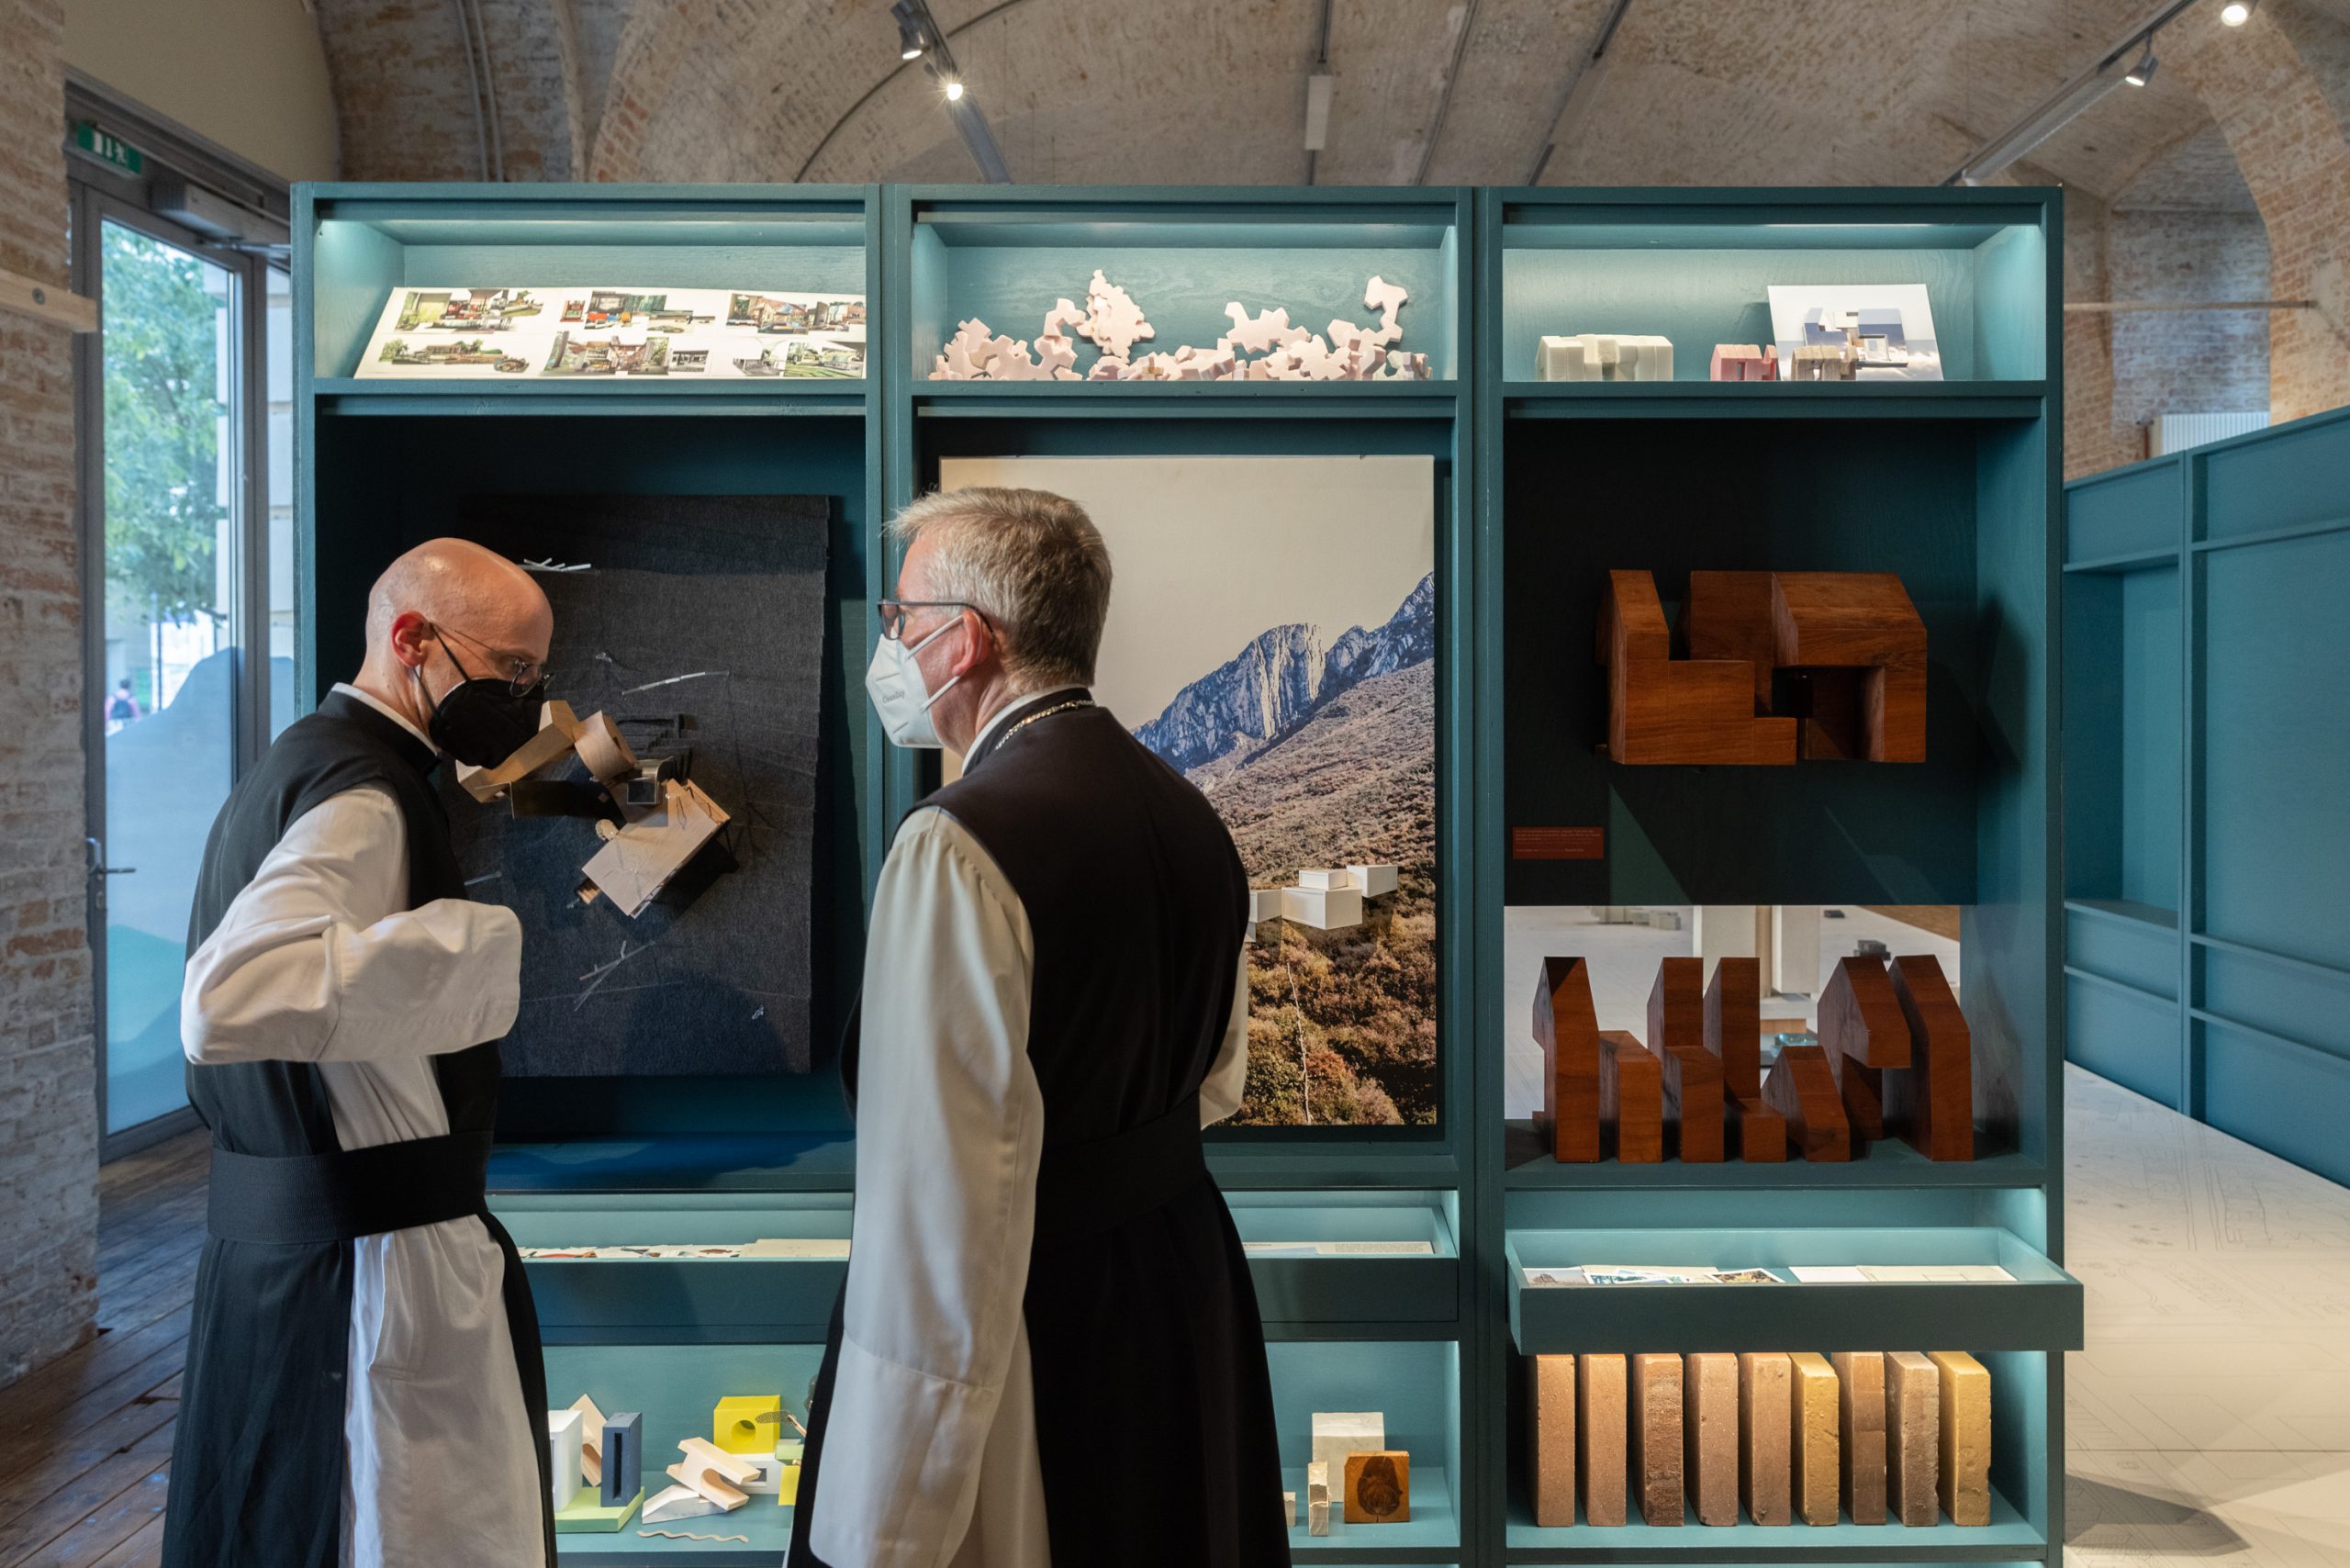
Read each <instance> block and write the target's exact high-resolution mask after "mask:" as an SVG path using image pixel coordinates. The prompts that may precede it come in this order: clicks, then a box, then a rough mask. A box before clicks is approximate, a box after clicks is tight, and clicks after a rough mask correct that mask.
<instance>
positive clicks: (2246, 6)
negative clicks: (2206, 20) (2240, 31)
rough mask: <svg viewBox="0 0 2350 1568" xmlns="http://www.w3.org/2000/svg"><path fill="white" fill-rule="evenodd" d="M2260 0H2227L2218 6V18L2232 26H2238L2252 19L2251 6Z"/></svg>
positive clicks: (2256, 4) (2257, 3)
mask: <svg viewBox="0 0 2350 1568" xmlns="http://www.w3.org/2000/svg"><path fill="white" fill-rule="evenodd" d="M2259 4H2260V0H2228V3H2227V4H2226V5H2224V6H2221V7H2220V20H2221V21H2222V22H2224V23H2226V24H2227V25H2228V26H2229V27H2232V28H2240V27H2242V26H2244V24H2245V23H2246V22H2249V21H2250V20H2252V13H2253V8H2254V7H2255V6H2258V5H2259Z"/></svg>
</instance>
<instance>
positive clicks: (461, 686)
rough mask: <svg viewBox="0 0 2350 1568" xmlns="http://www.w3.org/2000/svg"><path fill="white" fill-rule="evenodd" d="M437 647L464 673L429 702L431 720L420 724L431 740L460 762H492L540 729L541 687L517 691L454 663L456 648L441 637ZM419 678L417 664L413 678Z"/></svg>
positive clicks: (508, 683) (509, 753) (490, 764)
mask: <svg viewBox="0 0 2350 1568" xmlns="http://www.w3.org/2000/svg"><path fill="white" fill-rule="evenodd" d="M441 650H442V652H443V653H445V654H447V655H449V662H450V663H451V664H453V665H455V666H457V673H458V674H459V675H461V676H464V679H462V680H460V681H458V682H457V684H456V685H454V686H453V687H451V688H450V689H448V690H446V691H444V692H442V694H441V700H440V701H439V702H437V703H435V704H433V708H432V718H431V722H430V723H428V724H427V725H426V726H425V732H426V734H430V735H431V737H432V744H433V745H437V746H439V747H440V748H441V749H442V751H445V752H447V753H448V754H449V755H450V756H453V757H455V758H456V759H457V760H458V761H459V762H463V763H469V764H471V765H472V766H473V767H497V766H498V764H499V763H501V762H504V761H505V760H506V759H507V758H508V757H509V756H513V755H514V754H515V753H516V752H518V751H520V750H521V749H522V747H523V746H524V745H528V744H529V742H530V740H531V737H532V736H533V735H535V734H538V733H539V705H540V703H541V702H542V701H543V699H544V696H545V689H544V687H543V685H541V686H534V687H532V688H531V689H529V690H528V691H524V692H519V693H518V692H517V691H515V689H514V684H513V682H511V681H506V680H476V679H475V678H473V677H472V675H470V674H469V673H468V672H467V671H466V669H465V666H464V665H463V664H462V663H459V661H458V658H457V653H456V650H455V649H453V648H452V647H450V646H449V644H447V643H446V642H443V643H442V644H441ZM417 678H418V679H420V680H421V679H422V678H424V677H423V672H422V670H421V669H420V670H419V671H418V674H417Z"/></svg>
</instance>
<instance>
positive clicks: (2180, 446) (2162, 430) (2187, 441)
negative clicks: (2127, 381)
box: [2146, 409, 2268, 457]
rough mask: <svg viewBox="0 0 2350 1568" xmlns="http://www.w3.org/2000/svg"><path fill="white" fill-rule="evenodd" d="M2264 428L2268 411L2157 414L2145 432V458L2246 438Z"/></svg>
mask: <svg viewBox="0 0 2350 1568" xmlns="http://www.w3.org/2000/svg"><path fill="white" fill-rule="evenodd" d="M2267 428H2268V410H2267V409H2247V410H2246V411H2244V412H2243V413H2239V414H2157V415H2155V416H2154V424H2153V426H2152V427H2151V428H2150V429H2149V430H2148V431H2146V455H2147V456H2149V457H2163V456H2166V455H2168V454H2171V453H2174V452H2184V451H2186V450H2187V449H2188V447H2190V446H2209V445H2210V443H2211V442H2215V441H2225V440H2227V439H2228V437H2230V436H2232V435H2249V434H2250V433H2251V432H2253V431H2265V430H2266V429H2267Z"/></svg>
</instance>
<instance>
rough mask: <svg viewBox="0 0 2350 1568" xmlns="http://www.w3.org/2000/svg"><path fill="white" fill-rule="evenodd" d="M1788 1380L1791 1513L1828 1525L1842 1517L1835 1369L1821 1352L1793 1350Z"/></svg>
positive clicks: (1803, 1518)
mask: <svg viewBox="0 0 2350 1568" xmlns="http://www.w3.org/2000/svg"><path fill="white" fill-rule="evenodd" d="M1787 1371H1788V1373H1789V1377H1790V1381H1791V1383H1792V1385H1793V1386H1792V1391H1791V1393H1790V1394H1789V1397H1788V1405H1789V1410H1788V1428H1787V1441H1788V1446H1789V1448H1790V1450H1792V1451H1791V1453H1790V1456H1789V1461H1788V1462H1789V1466H1790V1469H1791V1471H1792V1477H1791V1483H1790V1490H1791V1491H1792V1492H1793V1493H1794V1495H1795V1499H1794V1500H1795V1512H1796V1518H1800V1519H1802V1520H1803V1522H1804V1523H1806V1524H1807V1525H1832V1524H1835V1523H1836V1522H1837V1521H1838V1520H1839V1519H1840V1518H1841V1517H1842V1509H1841V1506H1839V1498H1838V1489H1839V1485H1840V1484H1841V1473H1840V1469H1839V1466H1838V1463H1837V1455H1838V1453H1839V1451H1840V1450H1841V1447H1842V1445H1841V1443H1839V1442H1838V1441H1837V1437H1836V1427H1837V1423H1838V1420H1839V1418H1840V1416H1841V1412H1840V1410H1839V1408H1838V1398H1837V1385H1836V1371H1835V1369H1834V1368H1833V1367H1830V1365H1829V1364H1828V1360H1827V1358H1826V1357H1824V1356H1819V1355H1815V1354H1814V1353H1813V1352H1811V1351H1809V1350H1798V1351H1796V1353H1794V1354H1793V1355H1790V1356H1789V1357H1788V1358H1787Z"/></svg>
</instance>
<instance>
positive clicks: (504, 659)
mask: <svg viewBox="0 0 2350 1568" xmlns="http://www.w3.org/2000/svg"><path fill="white" fill-rule="evenodd" d="M432 630H433V632H434V633H435V634H436V635H438V636H439V637H441V638H442V640H443V641H444V642H445V641H446V640H447V639H449V638H451V637H454V638H456V639H457V640H458V641H460V642H463V643H466V644H471V645H472V646H474V647H476V648H478V649H480V650H481V652H482V654H483V655H484V656H485V657H486V658H487V659H488V660H489V667H490V668H492V669H503V671H504V673H505V676H506V681H507V689H508V690H509V692H510V693H511V694H512V695H514V696H516V697H536V696H539V695H541V694H542V693H543V692H544V691H545V690H546V689H547V666H544V665H543V664H540V663H538V662H537V661H536V660H533V659H523V658H517V657H515V656H514V655H511V654H501V653H499V652H498V650H497V649H495V648H493V647H491V646H490V645H489V644H487V643H485V642H483V641H482V640H481V639H480V638H478V637H474V636H468V635H467V634H466V633H463V632H460V631H458V630H457V629H456V628H455V627H453V626H442V625H440V624H438V623H437V622H436V623H435V624H434V625H433V628H432ZM449 662H450V663H452V664H454V665H456V666H457V673H458V674H459V675H462V676H464V678H466V679H467V680H471V679H473V678H474V677H473V672H472V671H470V670H468V669H466V668H465V666H464V665H463V664H461V663H458V660H457V655H456V651H455V650H454V649H452V650H450V654H449Z"/></svg>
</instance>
